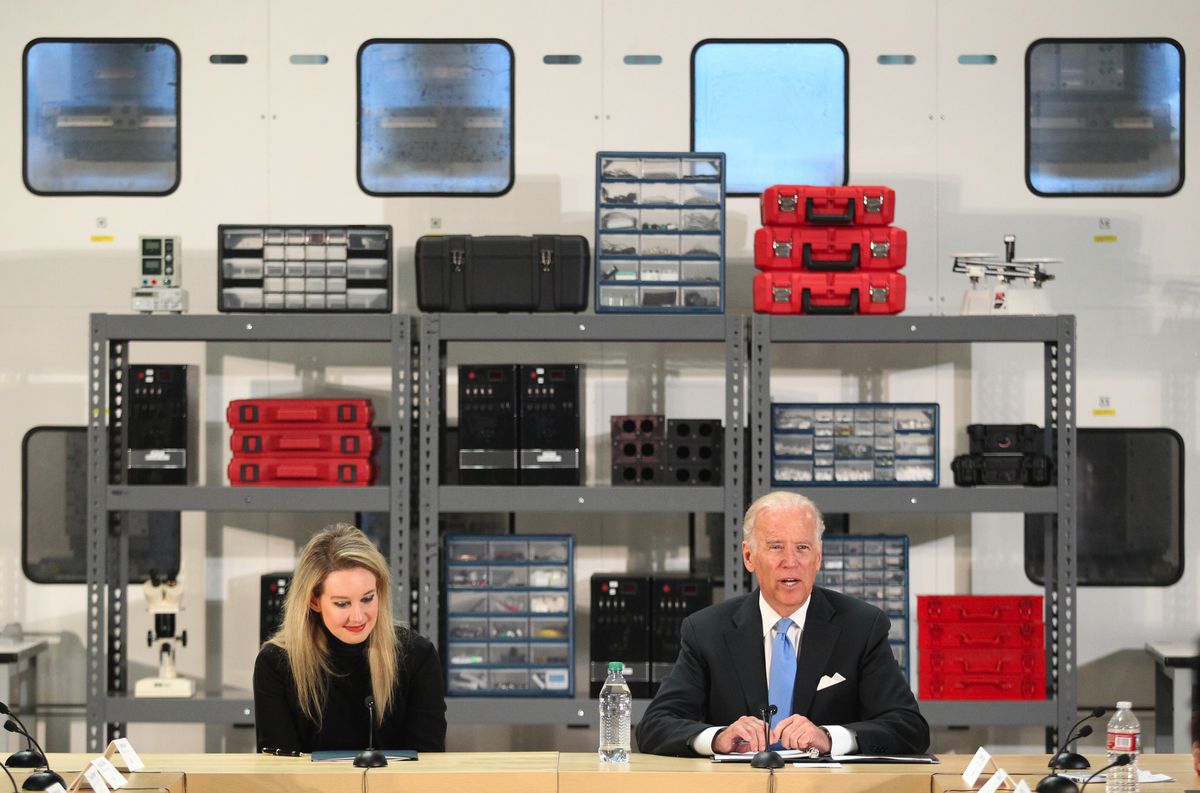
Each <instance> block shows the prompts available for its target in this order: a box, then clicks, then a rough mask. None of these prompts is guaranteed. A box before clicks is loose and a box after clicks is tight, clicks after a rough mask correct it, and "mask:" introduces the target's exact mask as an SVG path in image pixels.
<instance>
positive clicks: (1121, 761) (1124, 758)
mask: <svg viewBox="0 0 1200 793" xmlns="http://www.w3.org/2000/svg"><path fill="white" fill-rule="evenodd" d="M1132 762H1133V755H1131V754H1119V755H1117V759H1116V760H1113V761H1112V762H1111V763H1109V764H1108V765H1106V766H1104V768H1101V769H1100V770H1099V771H1097V772H1096V773H1094V774H1092V775H1091V776H1090V777H1088V778H1087V780H1086V781H1085V782H1084V783H1083V787H1081V788H1079V791H1080V793H1083V791H1085V790H1087V786H1088V783H1089V782H1091V781H1092V780H1093V779H1095V778H1096V777H1098V776H1100V775H1101V774H1103V773H1104V772H1105V771H1107V770H1108V769H1110V768H1112V767H1113V766H1118V765H1129V764H1130V763H1132Z"/></svg>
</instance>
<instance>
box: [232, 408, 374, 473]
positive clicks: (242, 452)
mask: <svg viewBox="0 0 1200 793" xmlns="http://www.w3.org/2000/svg"><path fill="white" fill-rule="evenodd" d="M225 415H226V418H227V419H228V421H229V425H230V427H232V428H233V436H232V437H231V438H230V447H231V448H232V449H233V459H232V460H231V461H230V463H229V468H228V474H229V482H230V483H231V484H233V485H272V486H276V487H313V486H337V487H365V486H367V485H369V484H371V483H372V480H373V479H374V476H375V472H376V467H375V466H374V465H373V464H372V462H371V455H372V453H373V452H375V450H376V449H377V448H378V447H379V442H378V434H377V433H376V432H375V430H372V429H371V427H370V424H371V420H372V418H373V416H374V411H373V410H372V408H371V402H370V400H366V399H241V400H235V401H233V402H230V403H229V408H228V409H227V410H226V412H225Z"/></svg>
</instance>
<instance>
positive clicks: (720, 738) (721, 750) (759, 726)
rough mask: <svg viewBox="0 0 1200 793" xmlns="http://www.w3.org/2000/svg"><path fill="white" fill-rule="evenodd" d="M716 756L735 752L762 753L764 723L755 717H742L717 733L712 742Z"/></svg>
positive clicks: (763, 747)
mask: <svg viewBox="0 0 1200 793" xmlns="http://www.w3.org/2000/svg"><path fill="white" fill-rule="evenodd" d="M712 748H713V752H714V753H716V754H731V753H733V752H761V751H762V750H763V749H766V748H767V747H765V746H763V722H762V719H760V718H757V717H755V716H742V717H741V718H740V719H738V720H737V721H735V722H734V723H733V724H730V725H729V726H728V727H726V728H725V729H723V730H721V731H720V732H719V733H717V736H716V737H715V738H713V742H712Z"/></svg>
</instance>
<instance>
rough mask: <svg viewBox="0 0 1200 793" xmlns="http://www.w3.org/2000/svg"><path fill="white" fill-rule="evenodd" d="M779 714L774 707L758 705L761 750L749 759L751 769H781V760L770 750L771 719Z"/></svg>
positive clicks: (777, 709)
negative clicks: (760, 726)
mask: <svg viewBox="0 0 1200 793" xmlns="http://www.w3.org/2000/svg"><path fill="white" fill-rule="evenodd" d="M778 712H779V708H777V707H775V706H774V705H759V706H758V715H759V717H760V718H761V719H762V723H763V750H762V751H761V752H758V753H757V754H755V755H754V757H752V758H750V767H751V768H783V758H782V757H780V756H779V752H776V751H773V750H772V749H771V717H772V716H774V715H775V714H776V713H778Z"/></svg>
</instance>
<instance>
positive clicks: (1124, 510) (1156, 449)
mask: <svg viewBox="0 0 1200 793" xmlns="http://www.w3.org/2000/svg"><path fill="white" fill-rule="evenodd" d="M1075 450H1076V454H1077V459H1076V463H1075V481H1076V494H1077V496H1078V498H1077V501H1076V504H1077V505H1078V509H1077V511H1076V513H1075V517H1076V521H1075V548H1076V551H1077V558H1076V562H1075V570H1076V574H1077V576H1078V584H1079V586H1096V587H1100V586H1170V585H1172V584H1174V583H1175V582H1177V581H1178V580H1179V579H1180V578H1181V577H1182V576H1183V561H1184V559H1185V558H1186V557H1185V554H1184V548H1183V506H1184V489H1183V463H1184V459H1185V454H1184V448H1183V438H1181V437H1180V436H1179V433H1177V432H1175V431H1174V430H1172V429H1169V428H1165V427H1164V428H1139V429H1124V428H1117V427H1104V428H1100V427H1080V428H1079V429H1078V430H1076V437H1075ZM1052 526H1053V523H1052V521H1051V518H1050V517H1049V516H1043V515H1026V516H1025V575H1026V576H1028V577H1029V580H1030V581H1033V582H1034V583H1035V584H1042V583H1043V580H1044V577H1045V576H1044V572H1045V565H1046V552H1045V547H1044V538H1045V533H1046V531H1048V530H1052V529H1051V528H1050V527H1052Z"/></svg>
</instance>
